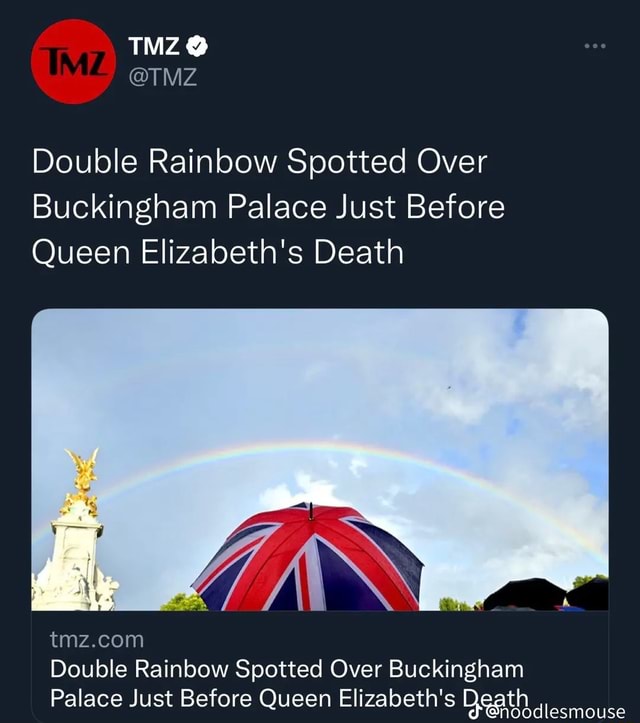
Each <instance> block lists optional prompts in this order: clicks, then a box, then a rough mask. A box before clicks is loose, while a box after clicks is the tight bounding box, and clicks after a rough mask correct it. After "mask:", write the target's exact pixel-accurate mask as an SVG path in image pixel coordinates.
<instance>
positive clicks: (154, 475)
mask: <svg viewBox="0 0 640 723" xmlns="http://www.w3.org/2000/svg"><path fill="white" fill-rule="evenodd" d="M300 452H324V453H329V454H333V455H352V456H353V455H359V456H362V457H364V458H367V457H368V458H373V459H381V460H384V461H386V462H394V463H399V464H406V465H410V466H413V467H416V468H418V469H422V470H427V471H429V472H437V473H439V474H443V475H445V476H447V477H450V478H451V479H455V480H458V481H459V482H463V483H465V484H467V485H470V486H472V487H474V488H476V489H480V490H483V491H484V492H487V493H488V494H491V495H492V496H494V497H495V498H497V499H501V500H504V501H505V502H507V503H509V504H511V505H513V506H514V507H517V508H519V509H521V510H524V511H526V512H527V513H528V514H530V515H532V516H534V517H537V518H538V519H541V520H543V521H544V522H545V523H546V524H548V525H550V526H551V527H553V528H554V529H556V530H558V531H559V532H560V533H562V534H563V535H564V536H565V537H567V538H568V539H570V540H573V541H574V542H575V543H577V545H578V546H579V547H580V548H582V549H583V550H585V551H586V552H587V553H589V555H591V556H592V557H593V558H594V559H595V560H597V561H598V562H600V563H601V564H603V565H605V566H606V565H607V557H606V556H605V554H604V552H603V551H602V550H601V549H600V548H599V547H598V546H597V545H596V544H595V543H594V541H593V540H592V539H591V538H589V537H588V536H587V535H585V534H584V533H583V532H581V531H580V530H577V529H576V528H574V527H572V526H570V525H568V524H567V523H566V522H565V521H564V520H563V519H562V518H560V517H558V516H557V515H555V514H554V513H553V512H552V511H551V510H549V509H547V508H546V507H543V506H542V505H540V504H538V503H537V502H535V501H534V500H531V499H530V498H528V497H524V496H522V495H519V494H517V493H515V492H512V491H510V490H508V489H505V488H504V487H502V486H501V485H500V484H498V483H497V482H494V481H492V480H489V479H487V478H485V477H481V476H480V475H477V474H474V473H472V472H469V471H468V470H463V469H458V468H456V467H452V466H450V465H447V464H443V463H442V462H438V461H436V460H434V459H430V458H428V457H422V456H419V455H417V454H413V453H411V452H405V451H401V450H396V449H388V448H385V447H377V446H373V445H368V444H359V443H354V442H346V441H338V440H283V441H271V442H255V443H249V444H243V445H237V446H232V447H223V448H219V449H210V450H204V451H201V452H197V453H196V454H190V455H186V456H184V457H178V458H176V459H172V460H169V461H167V462H164V463H163V464H161V465H158V466H156V467H151V468H148V469H145V470H142V471H140V472H138V473H137V474H134V475H132V476H130V477H126V478H125V479H123V480H122V481H120V482H117V483H116V484H114V485H112V486H111V487H109V488H108V489H107V490H105V492H104V493H103V494H101V495H100V496H99V501H100V503H103V502H105V501H106V500H110V499H113V498H114V497H116V496H118V495H121V494H123V493H125V492H127V491H129V490H133V489H135V488H137V487H140V486H141V485H144V484H147V483H148V482H152V481H155V480H159V479H162V478H165V477H169V476H171V475H175V474H180V473H182V472H186V471H188V470H190V469H194V468H196V467H203V466H205V465H209V464H220V463H223V462H226V461H229V460H235V459H245V458H249V457H260V456H264V455H284V454H292V453H300ZM49 530H50V526H49V521H47V522H45V523H43V524H41V525H39V526H38V527H37V528H36V529H35V530H34V532H33V535H32V540H31V541H32V544H35V543H37V542H39V541H40V540H41V539H43V538H44V537H45V536H46V535H47V533H48V532H49Z"/></svg>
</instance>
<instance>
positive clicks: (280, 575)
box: [191, 503, 423, 610]
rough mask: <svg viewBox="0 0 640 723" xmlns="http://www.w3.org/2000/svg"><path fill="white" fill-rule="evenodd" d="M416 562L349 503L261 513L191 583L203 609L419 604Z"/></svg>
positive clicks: (360, 607) (419, 565)
mask: <svg viewBox="0 0 640 723" xmlns="http://www.w3.org/2000/svg"><path fill="white" fill-rule="evenodd" d="M422 567H423V565H422V563H421V562H420V560H418V558H417V557H416V556H415V555H414V554H413V553H412V552H411V551H410V550H409V549H408V548H407V547H405V546H404V545H403V544H402V543H401V542H400V541H399V540H397V539H396V538H395V537H393V535H390V534H389V533H388V532H385V531H384V530H382V529H380V528H379V527H376V526H375V525H373V524H371V522H369V521H368V520H367V519H365V518H364V517H363V516H362V515H361V514H360V513H359V512H357V511H356V510H354V509H352V508H351V507H329V506H318V507H314V506H313V505H312V504H307V503H302V504H299V505H294V506H293V507H287V508H286V509H282V510H274V511H272V512H262V513H260V514H257V515H254V516H253V517H250V518H249V519H248V520H246V521H245V522H243V523H242V524H241V525H240V526H239V527H237V528H236V529H235V530H234V531H233V532H232V533H231V534H230V535H229V537H227V539H226V541H225V543H224V544H223V545H222V547H221V548H220V550H218V552H217V554H216V555H215V557H214V558H213V559H212V560H211V562H210V563H209V564H208V565H207V566H206V567H205V569H204V570H203V571H202V572H201V573H200V575H199V576H198V578H197V579H196V580H195V582H194V583H193V584H192V585H191V587H193V589H194V590H195V591H196V592H197V593H198V594H199V595H200V596H201V597H202V599H203V600H204V602H205V603H206V605H207V607H208V608H209V610H417V609H418V596H419V589H420V574H421V572H422Z"/></svg>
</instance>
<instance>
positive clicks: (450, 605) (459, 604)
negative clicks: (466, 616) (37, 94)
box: [438, 597, 473, 612]
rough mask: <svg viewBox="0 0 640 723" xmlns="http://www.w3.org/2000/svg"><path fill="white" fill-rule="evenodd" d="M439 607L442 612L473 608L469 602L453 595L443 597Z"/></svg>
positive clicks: (462, 610)
mask: <svg viewBox="0 0 640 723" xmlns="http://www.w3.org/2000/svg"><path fill="white" fill-rule="evenodd" d="M438 607H439V608H440V610H441V611H442V612H452V611H453V612H467V611H468V610H473V608H472V607H471V605H469V604H468V603H466V602H464V601H463V600H456V599H455V598H452V597H441V598H440V603H439V606H438Z"/></svg>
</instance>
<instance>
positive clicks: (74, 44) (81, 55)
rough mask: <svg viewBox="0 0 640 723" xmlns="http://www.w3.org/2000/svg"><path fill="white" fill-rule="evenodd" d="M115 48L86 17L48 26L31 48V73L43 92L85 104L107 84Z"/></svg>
mask: <svg viewBox="0 0 640 723" xmlns="http://www.w3.org/2000/svg"><path fill="white" fill-rule="evenodd" d="M115 71H116V51H115V50H114V47H113V44H112V42H111V40H109V36H108V35H107V34H106V33H105V32H104V31H103V30H101V29H100V28H99V27H98V26H97V25H94V24H93V23H90V22H88V21H87V20H61V21H60V22H58V23H54V24H53V25H50V26H49V27H48V28H47V29H46V30H45V31H44V32H43V33H42V34H41V35H40V37H39V38H38V39H37V40H36V42H35V44H34V46H33V49H32V50H31V72H32V73H33V77H34V80H35V81H36V83H37V85H38V87H39V88H40V90H41V91H42V92H43V93H46V95H48V96H49V97H50V98H53V99H54V100H57V101H58V102H60V103H68V104H72V105H77V104H79V103H88V102H89V101H91V100H95V99H96V98H97V97H98V96H100V95H102V94H103V93H104V92H105V90H106V89H107V88H108V87H109V86H110V85H111V81H112V80H113V76H114V74H115Z"/></svg>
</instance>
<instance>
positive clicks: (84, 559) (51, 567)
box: [31, 449, 120, 610]
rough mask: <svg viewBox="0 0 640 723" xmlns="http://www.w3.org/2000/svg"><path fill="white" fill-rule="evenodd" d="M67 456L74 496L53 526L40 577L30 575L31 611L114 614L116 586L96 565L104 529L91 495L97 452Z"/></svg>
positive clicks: (70, 497) (69, 497)
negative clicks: (73, 470) (73, 471)
mask: <svg viewBox="0 0 640 723" xmlns="http://www.w3.org/2000/svg"><path fill="white" fill-rule="evenodd" d="M65 452H66V453H67V454H68V455H69V456H70V457H71V459H72V460H73V463H74V464H75V466H76V472H77V474H76V478H75V480H74V485H75V488H76V490H78V491H77V492H76V493H75V494H71V493H67V496H66V497H65V500H64V504H63V505H62V507H61V509H60V517H58V519H57V520H53V521H52V522H51V528H52V529H53V534H54V536H55V541H54V546H53V557H52V558H50V559H47V562H46V564H45V566H44V567H43V569H42V570H41V571H40V574H39V575H37V576H36V575H34V574H33V573H32V574H31V609H32V610H114V609H115V602H114V599H113V596H114V593H115V591H116V590H117V589H118V588H119V587H120V585H119V584H118V583H117V582H115V581H114V580H113V579H112V578H111V577H105V576H104V575H103V574H102V571H101V570H100V568H99V567H98V565H97V564H96V543H97V540H98V538H99V537H100V535H102V530H103V526H102V525H101V524H100V522H98V505H97V498H96V496H95V495H93V496H92V497H89V495H88V492H89V490H90V489H91V483H92V482H93V481H94V480H96V479H97V477H96V475H95V474H94V471H93V470H94V467H95V464H96V456H97V454H98V450H97V449H96V450H95V451H94V452H93V454H92V455H91V457H90V458H89V459H82V457H79V456H78V455H77V454H74V453H73V452H70V451H69V450H68V449H66V450H65Z"/></svg>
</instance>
